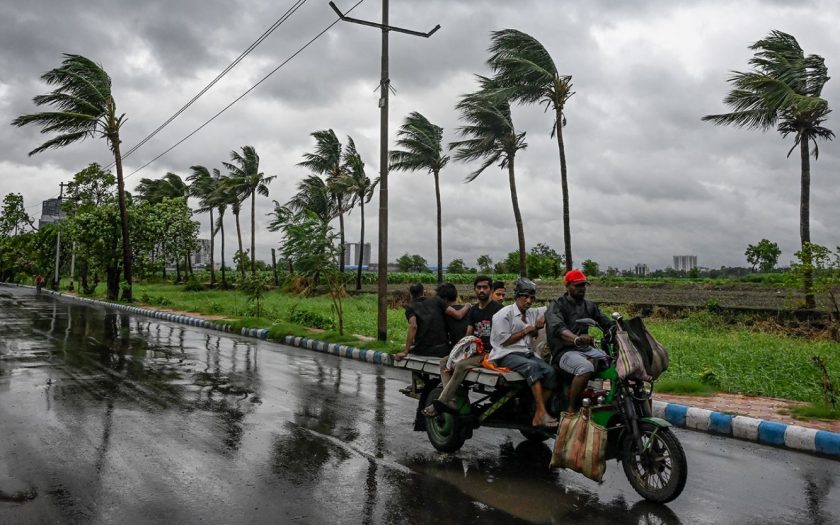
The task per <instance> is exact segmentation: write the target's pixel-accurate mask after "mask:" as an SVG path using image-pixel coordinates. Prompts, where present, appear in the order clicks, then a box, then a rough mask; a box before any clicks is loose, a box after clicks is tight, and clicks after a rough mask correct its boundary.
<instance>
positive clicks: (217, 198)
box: [208, 169, 241, 288]
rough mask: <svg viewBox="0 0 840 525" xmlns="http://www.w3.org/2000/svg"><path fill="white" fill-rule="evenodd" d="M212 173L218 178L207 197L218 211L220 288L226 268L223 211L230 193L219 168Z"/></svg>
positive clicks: (223, 286)
mask: <svg viewBox="0 0 840 525" xmlns="http://www.w3.org/2000/svg"><path fill="white" fill-rule="evenodd" d="M213 175H214V177H215V176H216V175H218V177H219V179H218V181H217V182H216V188H215V190H214V191H213V193H212V194H211V195H210V197H209V201H208V205H212V206H213V207H215V208H216V211H217V212H218V213H219V217H218V219H216V229H217V230H218V231H219V235H220V236H221V241H222V242H221V250H220V253H219V255H220V256H221V264H220V266H219V268H220V270H221V272H222V288H227V287H228V282H227V274H226V270H227V269H226V268H225V212H226V211H227V207H228V206H229V205H230V200H231V199H230V195H229V194H228V193H227V184H226V182H225V181H226V179H227V177H226V176H224V175H222V174H221V173H219V170H216V169H214V170H213ZM240 244H241V242H240Z"/></svg>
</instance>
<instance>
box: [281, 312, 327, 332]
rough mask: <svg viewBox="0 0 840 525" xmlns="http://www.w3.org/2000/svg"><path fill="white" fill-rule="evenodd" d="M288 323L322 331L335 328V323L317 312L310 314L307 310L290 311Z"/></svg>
mask: <svg viewBox="0 0 840 525" xmlns="http://www.w3.org/2000/svg"><path fill="white" fill-rule="evenodd" d="M289 321H291V322H293V323H296V324H299V325H303V326H309V327H312V328H320V329H322V330H332V329H333V328H335V322H334V321H333V320H332V319H331V318H329V317H327V316H325V315H322V314H319V313H317V312H310V311H309V310H298V309H297V308H294V309H292V311H291V313H290V314H289Z"/></svg>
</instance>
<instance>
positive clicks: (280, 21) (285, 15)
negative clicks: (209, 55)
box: [105, 0, 308, 170]
mask: <svg viewBox="0 0 840 525" xmlns="http://www.w3.org/2000/svg"><path fill="white" fill-rule="evenodd" d="M307 1H308V0H296V1H295V2H294V4H292V6H291V7H290V8H289V9H288V10H287V11H286V12H285V13H283V14H282V15H281V16H280V18H278V19H277V20H276V21H275V22H274V23H273V24H271V26H269V28H268V29H266V30H265V32H263V34H262V35H260V36H259V38H257V39H256V40H255V41H254V42H253V43H251V45H249V46H248V47H247V48H246V49H245V51H243V52H242V53H241V54H240V55H239V56H238V57H236V59H235V60H234V61H233V62H231V63H230V64H229V65H228V66H227V67H225V68H224V69H223V70H222V71H221V72H220V73H219V74H218V75H216V78H214V79H213V80H211V81H210V82H209V83H208V84H207V85H206V86H204V87H203V88H202V89H201V90H200V91H199V92H198V93H197V94H196V95H195V96H193V97H192V98H191V99H190V100H189V101H188V102H187V103H186V104H184V105H183V106H181V108H180V109H179V110H178V111H176V112H175V113H174V114H173V115H172V116H170V117H169V118H168V119H166V121H164V122H163V124H161V125H160V126H158V127H157V129H155V130H154V131H152V132H151V133H149V134H148V135H146V137H145V138H143V140H141V141H140V142H138V143H137V144H135V145H134V146H132V147H131V148H130V149H129V150H128V151H126V152H125V153H123V155H122V158H123V159H125V158H128V157H129V156H130V155H131V154H132V153H134V152H135V151H137V150H138V149H140V148H141V147H142V146H143V145H144V144H146V143H147V142H148V141H149V140H151V139H152V138H153V137H154V136H155V135H157V134H158V133H160V132H161V131H162V130H163V128H165V127H166V126H168V125H169V124H170V123H172V121H173V120H175V119H176V118H178V117H179V116H180V115H181V114H182V113H183V112H184V111H186V110H187V109H188V108H189V107H190V106H192V105H193V104H194V103H195V102H196V101H197V100H198V99H199V98H201V96H202V95H204V94H205V93H206V92H207V91H209V90H210V88H212V87H213V86H214V85H216V83H217V82H219V80H221V79H222V77H224V76H225V75H226V74H227V73H229V72H230V70H232V69H233V68H234V67H236V66H237V64H239V63H240V62H241V61H242V60H243V59H244V58H245V57H246V56H248V54H250V53H251V51H253V50H254V49H256V47H257V46H259V45H260V44H261V43H262V42H263V41H264V40H265V39H266V38H268V37H269V35H271V34H272V33H273V32H274V31H275V30H276V29H277V28H278V27H280V26H281V25H282V24H283V22H285V21H286V20H288V19H289V18H291V16H292V15H293V14H295V12H296V11H297V10H298V9H300V8H301V7H303V5H304V4H305V3H306V2H307ZM115 164H116V163H115V162H111V163H110V164H109V165H108V166H106V167H105V169H106V170H109V169H111V168H113V167H114V166H115Z"/></svg>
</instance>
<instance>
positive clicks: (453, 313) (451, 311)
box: [446, 304, 470, 321]
mask: <svg viewBox="0 0 840 525" xmlns="http://www.w3.org/2000/svg"><path fill="white" fill-rule="evenodd" d="M469 311H470V305H469V304H465V305H464V306H462V307H461V308H460V309H458V310H456V309H455V308H453V307H451V306H447V307H446V315H448V316H449V317H451V318H453V319H457V320H459V321H460V320H461V319H463V318H464V317H466V315H467V314H468V313H469Z"/></svg>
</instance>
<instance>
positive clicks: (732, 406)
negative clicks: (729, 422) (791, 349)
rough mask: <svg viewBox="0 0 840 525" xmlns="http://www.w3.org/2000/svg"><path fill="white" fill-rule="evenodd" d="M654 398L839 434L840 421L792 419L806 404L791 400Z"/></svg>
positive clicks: (721, 396)
mask: <svg viewBox="0 0 840 525" xmlns="http://www.w3.org/2000/svg"><path fill="white" fill-rule="evenodd" d="M654 398H655V399H656V400H657V401H665V402H666V403H677V404H680V405H687V406H693V407H698V408H705V409H707V410H714V411H715V412H724V413H727V414H732V415H738V416H747V417H754V418H757V419H766V420H769V421H778V422H780V423H786V424H788V425H798V426H801V427H808V428H816V429H819V430H828V431H829V432H838V433H840V421H837V420H825V419H807V420H806V419H795V418H793V417H791V416H790V415H789V414H790V410H791V409H792V408H794V407H797V406H802V405H804V404H805V403H802V402H800V401H790V400H787V399H779V398H775V397H757V396H745V395H742V394H723V393H719V394H715V395H713V396H708V397H700V396H679V395H674V394H660V393H657V394H656V395H655V396H654Z"/></svg>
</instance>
